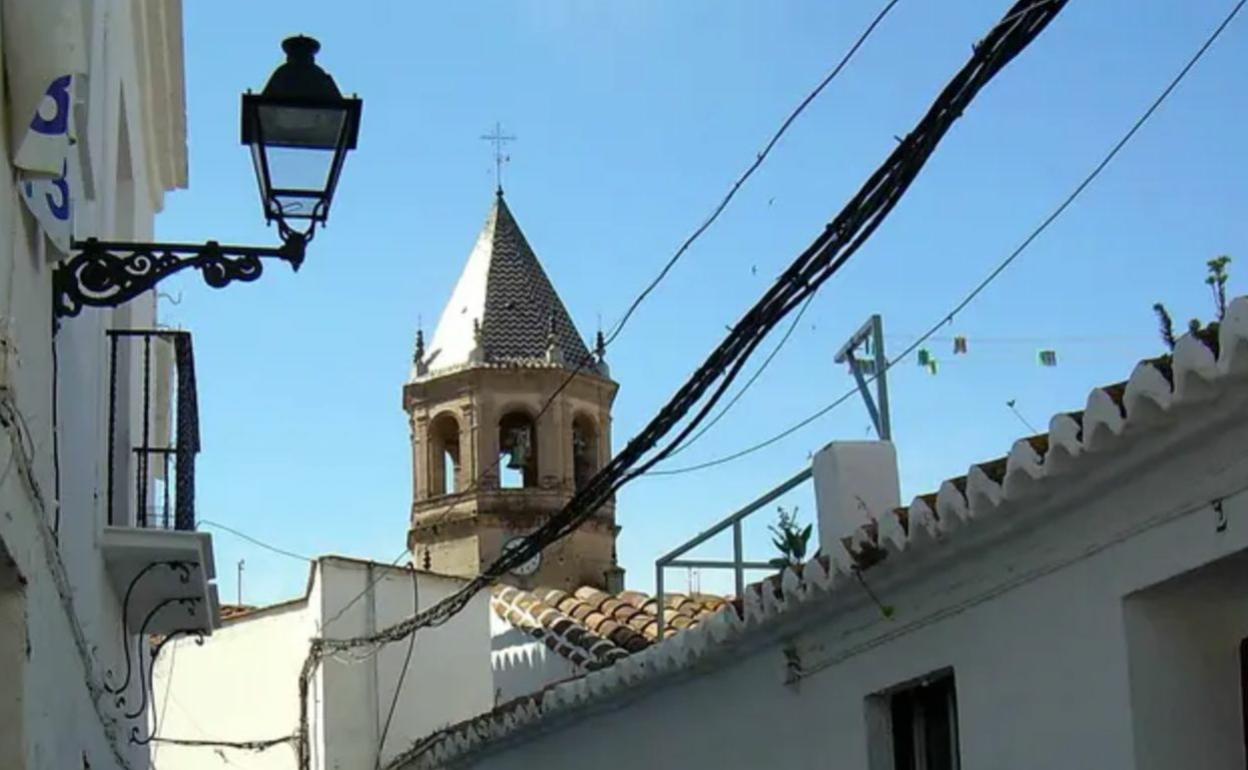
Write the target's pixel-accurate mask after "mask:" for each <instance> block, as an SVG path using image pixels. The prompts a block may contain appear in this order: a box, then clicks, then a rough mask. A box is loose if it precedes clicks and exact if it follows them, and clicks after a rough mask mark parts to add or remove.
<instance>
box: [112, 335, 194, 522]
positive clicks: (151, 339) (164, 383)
mask: <svg viewBox="0 0 1248 770" xmlns="http://www.w3.org/2000/svg"><path fill="white" fill-rule="evenodd" d="M107 334H108V340H109V385H108V523H109V525H110V526H124V525H125V524H126V520H125V519H123V518H122V517H121V516H118V515H117V510H116V509H117V507H118V505H119V500H125V499H126V496H125V495H123V494H121V493H120V492H119V488H118V486H117V483H118V478H117V477H118V470H117V466H118V465H119V464H123V465H124V467H125V468H127V469H128V470H129V471H130V472H129V473H128V474H127V475H129V476H132V477H133V483H134V511H135V515H134V522H133V523H134V526H136V527H144V528H147V527H152V528H158V529H177V530H193V529H195V455H196V454H198V453H199V406H198V401H197V395H196V390H195V359H194V355H193V353H192V348H191V335H190V332H184V331H174V330H170V329H110V330H109V331H108V332H107ZM123 345H126V346H129V347H128V348H127V349H126V350H125V353H127V354H128V355H126V356H125V358H126V364H127V365H126V366H125V367H120V366H119V361H120V359H121V358H122V356H123V350H122V346H123ZM160 345H168V346H170V348H169V349H164V350H162V349H161V348H160V347H158V346H160ZM135 355H137V356H139V357H140V360H141V370H142V376H143V381H142V385H141V393H142V398H141V401H140V412H139V414H138V423H139V425H138V427H139V433H138V436H139V439H138V444H137V445H135V446H131V447H129V448H128V450H127V451H126V452H125V454H124V455H122V454H120V453H119V452H118V442H119V440H121V437H122V436H132V435H133V427H134V425H133V423H134V420H133V417H132V415H131V413H130V410H129V409H128V408H125V407H123V413H122V414H121V415H119V404H118V397H117V393H118V389H119V388H120V387H121V386H122V385H123V384H125V385H127V386H128V385H129V382H130V372H131V371H132V370H133V369H134V366H133V364H134V361H133V360H132V356H135ZM119 369H120V371H119ZM170 369H171V370H172V371H170ZM170 380H172V382H170ZM127 390H128V387H127ZM153 390H155V391H156V392H155V393H153ZM127 403H128V402H127ZM119 417H124V419H125V422H126V424H125V425H124V426H121V427H119V425H118V423H119ZM121 460H124V463H121V462H119V461H121ZM171 465H172V469H171V468H170V466H171Z"/></svg>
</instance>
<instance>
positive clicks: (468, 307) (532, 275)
mask: <svg viewBox="0 0 1248 770" xmlns="http://www.w3.org/2000/svg"><path fill="white" fill-rule="evenodd" d="M476 325H479V326H480V336H481V347H482V349H483V353H484V361H483V362H481V363H485V364H511V365H526V364H528V365H549V361H548V356H547V351H548V350H549V348H550V336H549V335H550V334H551V327H552V325H553V334H554V337H555V341H556V342H557V346H558V349H559V350H560V351H561V352H562V360H563V365H564V366H566V367H574V366H576V365H577V363H579V362H582V361H585V360H587V359H588V358H589V350H588V348H587V347H586V345H585V342H584V340H582V339H581V335H580V333H579V332H578V331H577V330H576V326H575V325H574V324H573V323H572V318H571V316H570V315H569V314H568V310H567V308H566V307H565V306H564V304H563V301H562V300H561V299H560V298H559V295H558V293H557V292H556V291H555V288H554V286H553V285H552V284H551V282H550V279H549V278H548V277H547V275H546V271H545V270H543V269H542V265H541V263H540V262H538V260H537V255H536V254H534V253H533V249H532V248H531V247H530V246H529V243H528V240H526V239H525V237H524V233H523V232H521V230H520V226H519V225H518V224H516V220H515V217H513V216H512V213H511V210H510V209H509V208H508V207H507V202H506V201H505V200H504V199H503V196H502V195H501V194H499V195H498V196H496V198H495V202H494V206H493V208H492V209H491V210H490V213H489V216H487V217H486V220H485V227H483V228H482V230H481V234H480V235H479V236H478V237H477V242H476V245H475V246H474V247H473V249H472V253H471V254H470V255H469V256H468V263H467V264H466V265H465V266H464V271H463V273H462V274H461V275H460V277H459V281H458V283H456V285H455V289H454V291H453V292H452V293H451V300H450V302H449V303H447V306H446V308H445V310H443V311H442V317H441V319H439V321H438V326H437V329H436V331H435V332H434V335H433V342H432V344H430V345H429V348H428V354H427V355H426V356H425V364H426V366H427V367H428V371H429V374H431V375H433V374H436V373H437V372H439V371H445V370H447V369H451V368H455V367H460V366H467V365H470V364H474V363H478V362H477V361H474V360H473V356H472V353H473V350H474V348H476V340H475V339H474V337H475V335H474V326H476Z"/></svg>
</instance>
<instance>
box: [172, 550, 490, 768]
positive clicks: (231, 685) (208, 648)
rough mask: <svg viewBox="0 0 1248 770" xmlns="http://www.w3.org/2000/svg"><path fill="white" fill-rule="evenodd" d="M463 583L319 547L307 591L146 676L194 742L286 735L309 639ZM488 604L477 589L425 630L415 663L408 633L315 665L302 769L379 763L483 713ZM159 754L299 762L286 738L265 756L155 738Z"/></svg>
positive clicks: (346, 632)
mask: <svg viewBox="0 0 1248 770" xmlns="http://www.w3.org/2000/svg"><path fill="white" fill-rule="evenodd" d="M462 585H463V581H462V580H461V579H459V578H455V577H450V576H445V575H436V574H431V573H427V572H420V571H413V570H409V569H405V568H401V567H393V566H390V565H385V564H377V563H373V562H366V561H359V560H355V559H346V558H340V557H335V556H325V557H322V558H320V559H318V560H317V561H316V562H315V563H314V564H313V566H312V568H311V574H310V576H309V584H308V591H307V594H306V595H305V596H304V597H302V598H300V599H297V600H294V601H291V602H286V603H283V604H279V605H275V606H272V607H266V608H261V609H258V610H255V611H252V612H249V613H246V614H244V615H241V616H239V617H236V618H233V619H230V620H227V621H225V622H224V624H223V627H222V628H220V629H218V630H217V631H216V632H214V634H213V636H212V639H211V640H209V641H208V642H207V643H206V644H204V645H202V646H201V645H198V644H196V642H195V641H194V640H191V639H187V640H179V641H177V642H174V643H173V644H172V645H171V648H170V649H169V650H168V651H167V652H166V653H162V655H161V657H160V659H159V660H158V662H157V668H156V672H155V685H154V690H155V696H154V697H155V701H156V703H157V704H158V709H159V715H160V722H159V731H160V734H161V735H163V736H166V737H169V738H175V739H179V740H189V741H194V740H210V741H235V742H247V741H268V740H274V739H281V738H289V737H290V736H293V735H294V734H295V732H296V729H297V727H298V718H299V697H298V682H299V674H300V671H301V669H302V666H303V663H304V660H305V658H306V656H307V654H308V650H309V643H310V641H311V640H312V638H313V637H317V636H323V637H325V638H350V637H356V636H362V635H367V634H371V633H374V632H376V631H378V630H380V629H382V628H385V627H386V626H389V625H391V624H393V623H396V622H398V621H400V620H402V619H404V618H407V617H409V616H411V614H412V613H414V612H416V611H418V610H423V609H426V608H428V607H429V606H430V605H432V604H434V603H436V602H437V601H439V600H441V599H443V598H445V597H446V596H447V595H449V594H451V593H452V592H454V591H455V590H457V589H458V588H460V587H461V586H462ZM488 613H489V605H488V598H487V597H486V596H478V597H477V598H475V599H474V600H473V601H472V602H471V603H470V604H469V605H468V606H467V607H466V608H465V609H464V611H463V612H461V613H460V614H459V615H457V616H456V617H455V618H454V619H452V620H451V621H450V622H448V623H446V624H445V625H442V626H438V627H436V628H432V629H427V630H424V631H421V632H420V633H419V634H417V637H416V647H415V650H414V654H413V655H412V657H411V659H410V662H408V660H407V658H408V652H407V651H408V641H406V640H405V641H401V642H396V643H394V644H390V645H385V646H383V647H381V648H379V649H376V650H370V649H364V648H361V649H360V650H359V651H358V652H355V653H351V654H344V655H339V656H332V657H329V658H326V659H325V660H324V661H322V662H321V664H320V666H319V667H318V668H317V670H316V671H315V673H314V675H313V678H312V681H311V689H310V693H309V699H308V708H309V743H310V746H309V756H310V768H309V770H355V769H356V768H371V767H374V766H375V765H377V764H378V763H379V762H380V764H383V765H384V764H385V762H386V761H388V760H389V759H390V758H391V757H393V756H394V755H395V754H397V753H398V751H400V750H401V749H404V748H406V747H407V746H409V745H410V744H411V743H412V741H414V740H416V739H418V738H420V737H423V736H424V735H426V734H428V733H430V732H433V731H434V730H435V729H437V728H438V727H440V726H442V725H444V724H447V723H448V722H451V721H455V720H458V719H464V718H467V717H470V716H473V715H475V714H479V713H481V712H483V711H487V710H489V709H490V708H491V707H492V706H493V704H494V685H493V678H492V674H491V672H490V667H489V665H488V663H487V661H488V660H489V657H490V636H489V626H488V620H487V618H488ZM405 663H407V670H406V673H401V672H402V671H403V667H404V664H405ZM396 690H397V692H398V697H397V699H396V696H395V693H396ZM391 703H394V704H395V707H394V711H393V716H392V717H390V725H389V730H388V731H387V730H386V721H387V717H388V716H389V715H390V712H391V709H390V705H391ZM383 733H384V734H385V739H384V745H383V740H382V735H383ZM379 755H380V760H379ZM154 759H155V761H156V763H157V764H158V765H159V766H161V767H165V766H168V767H173V768H178V770H218V769H220V770H228V769H229V768H233V767H238V766H243V767H248V768H254V770H293V769H294V768H296V767H297V766H298V763H297V758H296V752H295V743H294V742H293V741H291V740H288V741H285V742H282V743H278V744H276V745H274V746H272V747H271V748H268V749H266V750H264V751H259V752H257V751H250V750H246V749H238V748H218V749H215V750H214V749H205V748H203V747H197V746H184V745H175V744H161V745H158V746H157V747H156V749H155V753H154Z"/></svg>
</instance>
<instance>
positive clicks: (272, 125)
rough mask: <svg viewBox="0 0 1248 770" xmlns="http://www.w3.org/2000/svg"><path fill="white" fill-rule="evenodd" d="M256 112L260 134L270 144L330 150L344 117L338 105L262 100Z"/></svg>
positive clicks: (339, 135) (334, 144) (345, 112)
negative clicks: (308, 104)
mask: <svg viewBox="0 0 1248 770" xmlns="http://www.w3.org/2000/svg"><path fill="white" fill-rule="evenodd" d="M258 112H259V120H260V136H261V137H262V141H263V142H264V143H265V144H266V145H268V146H270V147H306V148H312V149H320V150H333V149H334V148H336V147H337V146H338V141H339V137H341V135H342V130H343V128H344V126H345V125H346V121H347V111H346V110H345V109H342V108H341V107H338V106H330V107H327V106H323V105H321V106H295V105H276V104H262V105H260V107H259V110H258Z"/></svg>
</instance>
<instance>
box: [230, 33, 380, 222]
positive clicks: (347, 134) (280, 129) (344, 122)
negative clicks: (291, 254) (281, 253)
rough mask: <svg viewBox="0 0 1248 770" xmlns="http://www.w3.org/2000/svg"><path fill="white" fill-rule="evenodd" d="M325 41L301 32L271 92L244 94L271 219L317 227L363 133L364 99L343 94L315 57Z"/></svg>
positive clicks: (287, 47)
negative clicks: (343, 167)
mask: <svg viewBox="0 0 1248 770" xmlns="http://www.w3.org/2000/svg"><path fill="white" fill-rule="evenodd" d="M320 48H321V44H320V43H318V42H316V41H315V40H313V39H312V38H310V37H304V36H302V35H300V36H298V37H292V38H288V39H286V40H285V41H283V43H282V50H283V51H285V52H286V57H287V58H286V63H285V64H283V65H282V66H280V67H278V68H277V70H276V71H274V73H273V77H271V78H269V82H268V85H266V86H265V87H264V93H262V94H259V95H256V94H251V93H246V94H243V144H246V145H250V146H251V155H252V160H253V161H254V162H255V164H256V181H257V182H258V183H259V184H260V198H261V200H262V201H263V204H264V218H265V219H266V220H267V221H269V222H273V221H276V222H277V223H278V227H279V228H287V227H289V224H288V220H304V221H306V222H307V223H308V227H309V228H312V227H315V226H316V224H317V223H318V222H324V221H325V218H326V217H328V216H329V204H330V201H331V200H332V199H333V197H334V188H335V187H337V185H338V174H339V173H340V172H341V171H342V162H343V160H344V159H345V158H346V156H347V151H348V150H354V149H355V141H356V138H357V136H358V135H359V132H360V108H361V107H362V105H363V102H361V101H360V100H359V99H344V98H343V96H342V94H341V93H339V91H338V86H337V85H335V84H334V79H333V78H332V77H330V76H329V75H328V74H326V72H325V70H323V69H321V68H320V67H318V66H316V61H315V59H314V57H315V56H316V52H317V51H319V50H320Z"/></svg>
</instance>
